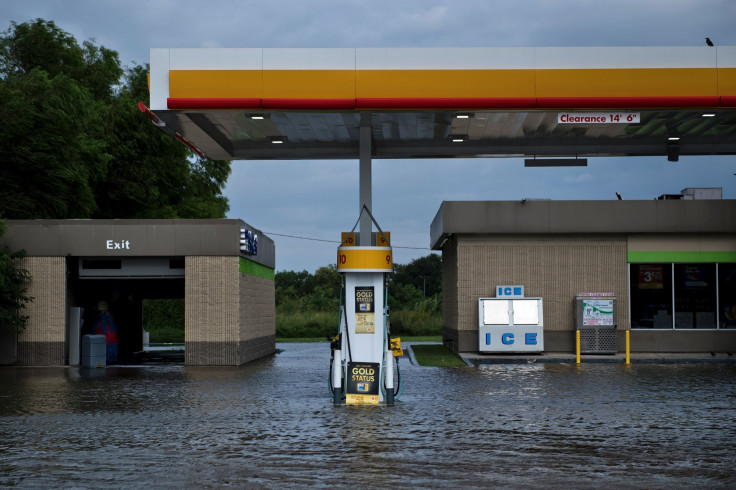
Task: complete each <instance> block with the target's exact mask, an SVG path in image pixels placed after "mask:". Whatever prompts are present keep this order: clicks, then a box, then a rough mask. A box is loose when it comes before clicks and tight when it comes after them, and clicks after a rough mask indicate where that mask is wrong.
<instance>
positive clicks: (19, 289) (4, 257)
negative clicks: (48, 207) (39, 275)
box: [0, 222, 33, 333]
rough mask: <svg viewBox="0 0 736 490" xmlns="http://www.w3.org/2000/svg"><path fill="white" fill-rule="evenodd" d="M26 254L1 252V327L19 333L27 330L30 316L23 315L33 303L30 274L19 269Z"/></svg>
mask: <svg viewBox="0 0 736 490" xmlns="http://www.w3.org/2000/svg"><path fill="white" fill-rule="evenodd" d="M5 230H6V228H5V223H3V222H0V238H2V236H3V234H5ZM24 256H25V252H23V251H18V252H10V251H9V250H7V249H2V250H0V325H7V326H9V327H10V328H12V329H13V330H15V331H16V332H18V333H21V332H23V330H25V328H26V325H27V323H28V315H24V314H23V310H24V309H25V307H26V304H28V303H30V302H31V301H33V297H32V296H29V295H28V287H27V284H28V281H30V280H31V275H30V273H29V272H28V271H27V270H25V269H23V268H21V267H19V265H18V261H19V260H20V259H21V258H23V257H24Z"/></svg>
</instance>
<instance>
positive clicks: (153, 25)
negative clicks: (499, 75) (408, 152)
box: [0, 0, 736, 272]
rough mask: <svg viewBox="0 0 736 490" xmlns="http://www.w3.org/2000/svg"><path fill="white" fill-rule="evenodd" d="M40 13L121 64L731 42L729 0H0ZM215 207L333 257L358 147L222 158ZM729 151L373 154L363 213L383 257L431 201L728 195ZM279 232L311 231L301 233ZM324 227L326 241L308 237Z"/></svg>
mask: <svg viewBox="0 0 736 490" xmlns="http://www.w3.org/2000/svg"><path fill="white" fill-rule="evenodd" d="M38 17H41V18H43V19H46V20H53V21H54V22H56V23H57V25H58V26H59V27H61V28H62V29H64V30H65V31H67V32H69V33H71V34H73V35H74V36H75V37H76V38H77V40H78V41H79V42H81V41H84V40H88V39H94V40H95V41H96V43H97V44H98V45H102V46H105V47H107V48H109V49H113V50H115V51H117V52H118V53H120V59H121V61H122V62H123V63H124V64H126V65H133V64H143V63H148V61H149V59H148V58H149V48H154V47H155V48H196V47H225V48H241V47H247V48H251V47H253V48H261V47H263V48H270V47H314V48H317V47H319V48H327V47H348V48H354V47H425V46H426V47H466V46H467V47H478V46H489V47H506V46H702V45H704V42H705V37H710V38H711V39H712V40H713V41H714V42H715V43H716V44H717V45H730V46H733V45H736V1H735V0H634V1H631V0H613V1H611V0H588V1H582V0H581V1H571V0H534V1H523V0H518V1H508V0H506V1H500V2H497V1H492V0H451V1H450V0H448V1H441V0H400V1H397V0H392V1H385V0H370V1H359V0H313V1H310V0H283V1H268V0H260V1H258V2H249V1H233V0H229V1H226V0H208V1H199V0H176V1H174V0H114V1H112V0H110V1H108V0H0V28H2V29H3V30H4V29H7V28H8V27H9V26H10V22H11V21H15V22H18V23H21V22H25V21H28V20H31V19H34V18H38ZM232 169H233V172H232V175H231V177H230V179H229V181H228V185H227V189H226V195H227V197H228V198H229V199H230V212H229V213H228V217H232V218H240V219H243V220H244V221H246V222H247V223H249V224H250V225H252V226H254V227H256V228H259V229H261V230H262V231H264V232H265V233H266V234H268V235H269V236H271V238H273V239H274V241H275V242H276V268H277V270H305V269H306V270H308V271H310V272H312V271H314V270H315V269H317V268H318V267H321V266H324V265H328V264H334V263H335V258H336V247H337V241H339V237H340V231H348V230H350V229H351V228H352V227H353V225H354V224H355V221H356V220H357V218H358V163H357V161H346V160H340V161H298V162H296V161H285V162H280V161H275V162H274V161H263V162H261V161H234V162H233V165H232ZM735 173H736V157H734V156H728V157H687V156H686V157H680V161H679V162H678V163H674V164H673V163H668V162H667V161H666V158H665V157H657V158H613V157H609V158H592V159H589V161H588V167H573V168H553V169H543V168H526V169H525V168H524V166H523V161H522V160H521V159H453V160H374V161H373V214H374V216H375V217H376V219H377V221H378V223H379V224H380V226H381V228H382V229H383V230H389V231H391V239H392V242H393V245H394V260H395V262H398V263H408V262H410V261H411V260H413V259H415V258H418V257H422V256H424V255H426V254H428V253H430V251H429V226H430V223H431V222H432V219H433V218H434V216H435V214H436V213H437V210H438V208H439V206H440V204H441V203H442V201H447V200H517V199H518V200H521V199H523V198H551V199H560V200H561V199H581V200H590V199H616V195H615V193H616V192H619V193H620V194H621V195H622V196H623V198H624V199H653V198H655V197H657V196H659V195H660V194H665V193H667V194H670V193H678V192H679V191H680V190H682V189H684V188H686V187H722V188H723V194H724V198H729V199H733V198H736V176H735V175H734V174H735ZM281 235H291V236H299V237H306V238H311V239H313V240H303V239H296V238H289V237H285V236H281ZM319 240H328V241H319Z"/></svg>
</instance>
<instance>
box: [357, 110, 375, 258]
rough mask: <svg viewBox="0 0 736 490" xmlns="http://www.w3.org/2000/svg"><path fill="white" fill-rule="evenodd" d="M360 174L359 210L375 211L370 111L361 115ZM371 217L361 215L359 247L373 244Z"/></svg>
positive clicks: (364, 214)
mask: <svg viewBox="0 0 736 490" xmlns="http://www.w3.org/2000/svg"><path fill="white" fill-rule="evenodd" d="M358 176H359V192H360V194H359V199H360V209H359V212H362V211H363V206H365V207H367V208H368V211H371V212H373V210H372V209H371V208H372V206H373V203H372V196H371V194H372V182H371V115H370V113H363V114H361V116H360V169H359V172H358ZM372 228H373V227H372V223H371V218H370V216H369V215H368V213H365V212H363V213H362V214H361V215H360V236H359V237H358V243H357V245H358V246H359V247H370V246H371V232H372V231H373V230H372Z"/></svg>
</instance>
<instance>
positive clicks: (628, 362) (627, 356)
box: [626, 330, 631, 364]
mask: <svg viewBox="0 0 736 490" xmlns="http://www.w3.org/2000/svg"><path fill="white" fill-rule="evenodd" d="M629 332H631V330H627V331H626V364H631V357H630V356H629V353H630V352H631V340H630V339H629Z"/></svg>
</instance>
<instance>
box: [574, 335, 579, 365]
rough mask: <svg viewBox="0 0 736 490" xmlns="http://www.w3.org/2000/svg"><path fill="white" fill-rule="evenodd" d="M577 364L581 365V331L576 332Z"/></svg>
mask: <svg viewBox="0 0 736 490" xmlns="http://www.w3.org/2000/svg"><path fill="white" fill-rule="evenodd" d="M575 363H576V364H580V330H575Z"/></svg>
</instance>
